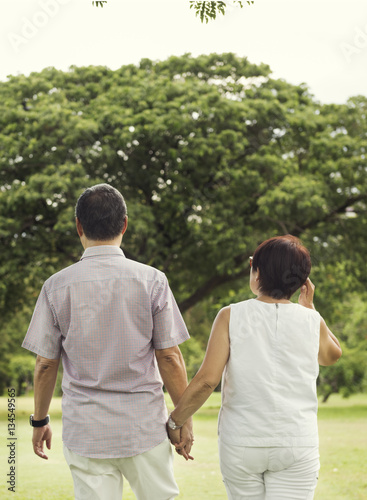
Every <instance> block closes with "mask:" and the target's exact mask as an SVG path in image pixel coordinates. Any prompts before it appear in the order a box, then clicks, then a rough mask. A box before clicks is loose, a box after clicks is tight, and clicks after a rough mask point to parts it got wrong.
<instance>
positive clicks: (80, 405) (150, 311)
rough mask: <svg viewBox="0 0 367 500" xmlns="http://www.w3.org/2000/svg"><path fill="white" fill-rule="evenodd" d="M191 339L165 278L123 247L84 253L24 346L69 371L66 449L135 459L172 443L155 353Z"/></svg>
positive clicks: (45, 291) (47, 298) (46, 300)
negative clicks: (59, 362) (130, 256)
mask: <svg viewBox="0 0 367 500" xmlns="http://www.w3.org/2000/svg"><path fill="white" fill-rule="evenodd" d="M188 338H189V334H188V332H187V329H186V326H185V323H184V321H183V319H182V316H181V314H180V312H179V309H178V307H177V304H176V302H175V299H174V297H173V294H172V292H171V290H170V288H169V285H168V282H167V278H166V277H165V275H164V274H163V273H162V272H160V271H158V270H157V269H154V268H152V267H150V266H146V265H144V264H140V263H138V262H135V261H132V260H130V259H126V258H125V256H124V254H123V252H122V250H121V249H120V248H118V247H117V246H107V245H104V246H96V247H90V248H87V250H86V251H85V252H84V254H83V257H82V259H81V260H80V262H78V263H76V264H73V265H72V266H70V267H68V268H66V269H63V270H62V271H60V272H58V273H56V274H54V275H53V276H51V278H49V279H48V280H47V281H46V282H45V283H44V285H43V287H42V291H41V293H40V296H39V298H38V301H37V304H36V307H35V310H34V313H33V317H32V321H31V323H30V326H29V329H28V332H27V334H26V337H25V339H24V341H23V344H22V346H23V347H24V348H26V349H28V350H30V351H32V352H34V353H36V354H39V355H40V356H43V357H45V358H48V359H57V358H60V356H61V357H62V362H63V369H64V373H63V382H62V389H63V399H62V412H63V441H64V443H65V445H66V446H67V447H68V448H69V449H71V450H72V451H74V452H75V453H77V454H79V455H82V456H87V457H91V458H92V457H93V458H112V457H128V456H134V455H138V454H140V453H143V452H144V451H147V450H149V449H151V448H153V447H154V446H157V445H158V444H159V443H161V442H162V441H163V440H164V439H165V437H166V435H167V434H166V427H165V423H166V420H167V409H166V405H165V401H164V395H163V391H162V380H161V378H160V375H159V371H158V367H157V363H156V359H155V349H166V348H169V347H173V346H176V345H178V344H180V343H182V342H184V341H185V340H187V339H188Z"/></svg>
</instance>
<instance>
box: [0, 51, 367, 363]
mask: <svg viewBox="0 0 367 500" xmlns="http://www.w3.org/2000/svg"><path fill="white" fill-rule="evenodd" d="M366 108H367V99H366V98H365V97H363V96H359V97H355V98H353V99H351V100H350V101H348V103H346V104H344V105H322V104H320V103H319V102H317V101H316V100H315V99H314V98H313V96H312V95H310V93H309V91H308V89H307V86H306V85H291V84H289V83H287V82H285V81H284V80H275V79H273V78H272V77H271V72H270V69H269V67H268V66H266V65H254V64H251V63H250V62H249V61H247V60H246V59H245V58H238V57H236V56H235V55H233V54H222V55H217V54H211V55H205V56H200V57H197V58H193V57H191V56H190V55H185V56H182V57H170V58H169V59H167V60H166V61H161V62H153V61H151V60H149V59H143V60H142V61H141V62H140V64H139V65H137V66H135V65H128V66H123V67H121V68H120V69H119V70H116V71H111V70H109V69H108V68H105V67H85V68H77V67H72V68H70V70H69V71H67V72H62V71H58V70H56V69H54V68H47V69H45V70H43V71H42V72H40V73H32V74H31V75H30V76H29V77H25V76H22V75H20V76H12V77H10V78H9V80H8V81H7V82H2V83H0V111H1V113H0V148H1V151H2V153H1V155H0V245H1V248H0V250H1V251H0V309H1V314H2V318H3V324H6V321H8V319H7V318H9V317H13V316H14V314H20V312H21V311H24V307H25V306H28V307H31V306H32V305H33V304H34V301H35V299H36V297H37V294H38V293H39V290H40V287H41V285H42V282H43V281H44V279H46V278H47V277H48V276H49V275H50V274H52V273H53V272H55V271H56V270H58V269H60V268H62V267H64V266H66V265H68V264H71V263H73V262H75V261H76V260H78V258H79V257H80V254H81V247H80V244H79V242H78V238H77V236H76V232H75V229H74V220H73V211H74V205H75V201H76V198H77V197H78V195H79V194H80V193H81V191H82V190H83V189H84V188H85V187H87V186H88V185H91V184H94V183H97V182H108V183H111V184H112V185H114V186H115V187H116V188H118V189H120V190H121V191H122V193H123V194H124V196H125V198H126V200H127V205H128V212H129V217H130V225H129V229H128V232H127V234H126V237H124V244H123V246H124V250H125V252H126V254H127V256H128V257H130V258H133V259H136V260H139V261H142V262H145V263H147V264H150V265H153V266H156V267H158V268H159V269H161V270H163V271H164V272H165V273H167V275H168V277H169V280H170V283H171V285H172V288H173V290H174V292H175V295H176V297H177V299H178V302H179V305H180V307H181V310H182V311H183V312H184V311H187V310H188V309H190V308H192V307H193V306H194V305H195V304H198V303H199V302H200V301H202V300H204V299H207V298H208V297H211V300H213V301H214V302H215V303H216V304H222V303H225V302H226V301H227V300H228V297H232V298H233V297H235V298H236V297H240V298H241V297H245V296H246V290H245V282H246V280H247V278H246V276H247V275H248V272H249V269H248V264H247V261H248V256H249V255H251V254H252V253H253V251H254V249H255V248H256V246H257V244H258V243H259V242H260V241H262V240H263V239H265V238H267V237H269V236H272V235H276V234H284V233H292V234H295V235H297V236H300V237H301V238H302V239H303V240H304V242H305V243H306V244H307V245H308V246H309V247H310V249H311V251H312V255H313V260H314V271H313V277H314V279H315V281H316V284H317V285H318V287H319V290H320V292H319V293H318V301H319V302H318V304H319V306H320V310H321V312H322V313H323V314H325V315H326V317H327V319H331V320H332V317H333V314H334V312H335V311H336V310H337V304H338V303H339V302H341V301H342V300H343V298H347V297H349V294H350V293H352V292H358V291H360V290H364V289H365V287H366V282H367V271H366V266H365V253H366V246H367V245H366V238H365V234H366V199H367V183H366V178H367V167H366V159H365V154H366V148H367V140H366V137H367V136H366V132H367V125H366V120H365V116H366ZM320 284H321V286H320ZM348 300H349V299H348ZM4 338H5V336H4ZM0 371H1V360H0Z"/></svg>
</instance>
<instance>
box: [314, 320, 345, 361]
mask: <svg viewBox="0 0 367 500" xmlns="http://www.w3.org/2000/svg"><path fill="white" fill-rule="evenodd" d="M341 355H342V350H341V347H340V344H339V341H338V339H337V338H336V337H335V335H334V334H333V332H332V331H331V330H329V328H328V326H327V324H326V323H325V321H324V319H323V318H321V322H320V347H319V364H320V365H322V366H329V365H333V364H334V363H336V362H337V361H338V359H339V358H340V356H341Z"/></svg>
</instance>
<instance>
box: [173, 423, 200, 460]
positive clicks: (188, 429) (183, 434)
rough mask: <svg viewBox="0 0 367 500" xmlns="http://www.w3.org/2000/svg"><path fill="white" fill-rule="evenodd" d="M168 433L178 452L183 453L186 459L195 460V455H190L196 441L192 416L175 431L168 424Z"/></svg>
mask: <svg viewBox="0 0 367 500" xmlns="http://www.w3.org/2000/svg"><path fill="white" fill-rule="evenodd" d="M167 433H168V437H169V439H170V441H171V443H172V444H173V445H174V447H175V449H176V451H177V453H178V454H179V455H182V456H183V457H184V459H185V460H194V457H193V456H191V455H190V451H191V448H192V445H193V443H194V434H193V430H192V418H189V419H188V420H187V422H185V424H184V425H183V426H182V427H181V429H176V430H175V431H174V430H172V429H170V428H169V427H168V425H167Z"/></svg>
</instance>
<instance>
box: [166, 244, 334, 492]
mask: <svg viewBox="0 0 367 500" xmlns="http://www.w3.org/2000/svg"><path fill="white" fill-rule="evenodd" d="M250 265H251V271H250V288H251V290H252V292H253V293H254V294H255V295H256V296H257V297H256V298H255V299H250V300H245V301H243V302H239V303H237V304H232V305H230V306H228V307H225V308H223V309H222V310H221V311H220V312H219V313H218V315H217V317H216V319H215V321H214V324H213V328H212V332H211V335H210V339H209V342H208V347H207V351H206V355H205V358H204V361H203V364H202V366H201V368H200V370H199V371H198V373H197V374H196V376H195V377H194V378H193V380H192V381H191V383H190V385H189V386H188V388H187V389H186V391H185V392H184V394H183V395H182V398H181V399H180V401H179V403H178V405H177V406H176V408H175V409H174V411H173V412H172V413H171V415H170V417H169V420H168V422H167V427H168V431H169V435H170V439H171V442H172V443H173V444H174V445H175V446H176V449H177V451H178V452H179V453H180V454H182V455H183V456H184V457H185V458H186V459H188V458H192V457H191V456H190V455H189V454H188V452H187V451H186V450H185V448H184V446H183V444H182V443H180V431H179V429H180V427H181V426H182V425H183V424H184V423H185V422H186V420H187V419H188V418H190V417H191V415H193V413H195V411H197V410H198V409H199V408H200V407H201V405H202V404H203V403H204V402H205V401H206V399H207V398H208V397H209V395H210V394H211V393H212V391H213V390H214V389H215V387H217V385H218V383H219V381H220V379H221V377H222V375H223V380H222V406H221V409H220V414H219V423H218V434H219V457H220V468H221V472H222V476H223V481H224V484H225V487H226V490H227V495H228V498H229V499H231V500H239V499H241V500H243V499H251V500H264V499H267V500H286V499H289V500H298V499H299V500H310V499H312V498H313V495H314V491H315V488H316V484H317V478H318V471H319V467H320V464H319V451H318V430H317V393H316V379H317V376H318V373H319V364H320V365H331V364H333V363H335V362H336V361H337V360H338V359H339V358H340V356H341V353H342V351H341V349H340V344H339V342H338V340H337V339H336V337H335V336H334V335H333V333H332V332H331V331H330V330H329V328H328V327H327V325H326V323H325V321H324V320H323V318H322V317H321V316H320V314H319V313H318V312H317V311H316V310H315V307H314V305H313V295H314V288H315V287H314V285H313V284H312V283H311V281H310V279H309V277H308V276H309V274H310V270H311V259H310V255H309V252H308V250H307V249H306V248H305V247H304V246H303V245H302V244H301V242H300V241H299V240H298V239H297V238H295V237H293V236H290V235H288V236H281V237H275V238H271V239H269V240H267V241H265V242H263V243H262V244H261V245H260V246H259V247H258V248H257V249H256V251H255V253H254V256H253V257H251V258H250ZM299 288H301V293H300V296H299V299H298V302H299V303H298V304H296V303H292V302H291V301H290V298H291V296H292V295H293V294H294V293H295V292H296V290H298V289H299Z"/></svg>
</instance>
